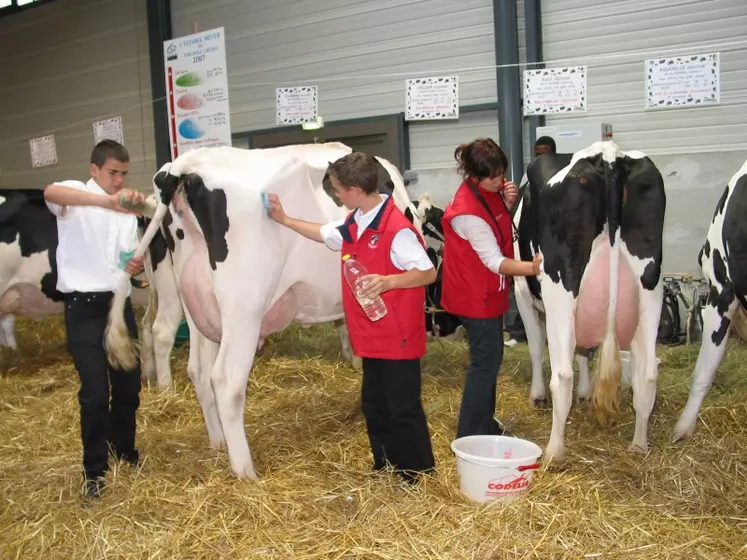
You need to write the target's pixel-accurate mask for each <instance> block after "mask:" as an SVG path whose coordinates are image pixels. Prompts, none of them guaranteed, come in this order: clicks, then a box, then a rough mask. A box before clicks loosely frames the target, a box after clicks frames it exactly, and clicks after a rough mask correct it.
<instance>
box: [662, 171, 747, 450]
mask: <svg viewBox="0 0 747 560" xmlns="http://www.w3.org/2000/svg"><path fill="white" fill-rule="evenodd" d="M698 264H699V265H700V267H701V270H702V271H703V276H704V278H705V279H706V280H707V281H708V287H709V288H710V292H709V294H708V301H707V303H706V306H705V308H704V309H703V339H702V341H701V346H700V352H699V353H698V361H697V362H696V364H695V371H694V372H693V375H692V380H691V386H690V396H689V398H688V400H687V404H686V405H685V409H684V410H683V411H682V415H681V416H680V418H679V420H678V421H677V424H676V425H675V428H674V441H680V440H682V439H685V438H686V437H688V436H690V435H692V434H693V432H694V431H695V425H696V423H697V421H698V412H699V411H700V407H701V405H702V404H703V399H705V396H706V394H707V393H708V390H709V389H710V387H711V384H712V383H713V379H714V377H715V375H716V370H717V369H718V367H719V365H720V364H721V360H723V358H724V353H725V352H726V343H727V340H728V338H729V331H730V330H731V327H732V325H734V326H736V327H737V332H740V335H742V336H744V335H745V333H747V328H745V323H746V322H747V317H746V316H745V315H746V314H747V161H746V162H745V163H744V165H742V168H741V169H740V170H739V171H737V172H736V174H735V175H734V176H733V177H732V178H731V180H730V181H729V184H728V185H727V186H726V189H725V190H724V193H723V194H722V195H721V198H720V199H719V201H718V204H717V205H716V209H715V211H714V213H713V217H712V219H711V225H710V227H709V229H708V235H707V236H706V241H705V244H704V245H703V247H702V248H701V250H700V253H699V254H698Z"/></svg>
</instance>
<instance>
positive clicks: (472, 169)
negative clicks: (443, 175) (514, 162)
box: [454, 138, 508, 181]
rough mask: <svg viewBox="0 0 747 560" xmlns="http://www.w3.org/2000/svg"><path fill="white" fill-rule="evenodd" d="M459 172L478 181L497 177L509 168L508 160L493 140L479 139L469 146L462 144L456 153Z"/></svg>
mask: <svg viewBox="0 0 747 560" xmlns="http://www.w3.org/2000/svg"><path fill="white" fill-rule="evenodd" d="M454 159H456V160H457V163H458V164H459V167H458V168H457V171H458V172H459V173H460V174H462V175H464V174H466V175H469V176H470V177H472V178H473V179H475V180H476V181H482V180H483V179H487V178H488V177H495V176H496V175H498V174H499V173H504V172H505V171H506V169H507V168H508V158H507V157H506V153H505V152H504V151H503V150H502V149H501V147H500V146H499V145H498V144H496V142H495V140H493V139H492V138H478V139H477V140H473V141H472V142H470V143H469V144H462V145H460V146H459V147H458V148H457V149H456V150H455V151H454Z"/></svg>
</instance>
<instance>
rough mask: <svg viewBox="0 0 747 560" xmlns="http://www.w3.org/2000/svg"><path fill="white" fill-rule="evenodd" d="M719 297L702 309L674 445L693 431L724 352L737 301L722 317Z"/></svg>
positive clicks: (709, 299) (675, 431)
mask: <svg viewBox="0 0 747 560" xmlns="http://www.w3.org/2000/svg"><path fill="white" fill-rule="evenodd" d="M711 289H712V290H713V289H714V288H713V287H712V288H711ZM719 298H720V294H719ZM719 298H717V299H716V300H714V301H713V302H712V301H711V298H710V296H709V298H708V304H707V305H706V306H705V307H704V308H703V339H702V341H701V344H700V352H698V361H697V362H696V363H695V371H694V372H693V376H692V379H691V381H690V383H691V385H690V396H689V397H688V399H687V404H686V405H685V409H684V410H683V411H682V414H681V415H680V418H679V420H677V424H676V425H675V427H674V441H675V442H678V441H681V440H683V439H685V438H687V437H688V436H691V435H692V434H693V432H695V425H696V423H697V421H698V412H699V411H700V407H701V405H702V404H703V400H704V399H705V396H706V394H707V393H708V390H709V389H710V388H711V384H712V383H713V379H714V377H715V376H716V370H717V369H718V366H719V364H721V360H723V359H724V354H725V353H726V343H727V341H728V340H729V331H730V330H731V325H732V321H733V320H734V314H735V313H736V311H737V307H738V305H739V302H738V301H737V300H736V299H734V300H733V301H732V304H731V305H730V306H729V307H728V308H727V309H726V312H725V313H723V314H722V313H720V312H719V309H718V307H717V306H718V299H719Z"/></svg>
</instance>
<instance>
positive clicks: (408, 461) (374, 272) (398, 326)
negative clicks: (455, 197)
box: [268, 152, 436, 481]
mask: <svg viewBox="0 0 747 560" xmlns="http://www.w3.org/2000/svg"><path fill="white" fill-rule="evenodd" d="M328 173H329V176H330V181H331V183H332V187H333V189H334V191H335V195H336V196H337V198H339V199H340V201H341V202H342V203H343V204H344V206H345V207H346V208H347V209H349V210H353V211H352V212H350V214H348V216H347V218H346V219H344V220H339V221H337V222H331V223H328V224H324V225H323V224H315V223H312V222H305V221H302V220H298V219H295V218H290V217H288V216H287V215H286V214H285V212H284V211H283V208H282V206H281V205H280V201H279V200H278V198H277V196H276V195H272V194H268V198H269V201H270V215H271V216H272V218H273V219H274V220H275V221H277V222H278V223H280V224H282V225H284V226H286V227H289V228H290V229H292V230H294V231H296V232H298V233H300V234H302V235H304V236H305V237H308V238H309V239H312V240H314V241H317V242H320V243H324V244H326V245H327V247H329V248H330V249H332V250H333V251H340V250H341V251H342V254H343V255H351V256H352V257H353V258H355V259H356V260H357V261H358V262H360V263H361V264H363V266H365V267H366V269H367V270H368V272H369V274H368V275H367V276H364V277H362V278H361V280H362V281H363V282H364V284H365V286H366V288H365V291H364V292H363V294H362V295H363V296H364V297H375V296H377V295H380V296H381V298H382V299H383V300H384V304H385V305H386V308H387V314H386V315H385V316H384V317H383V318H382V319H379V320H378V321H376V322H373V321H371V320H370V319H369V318H368V316H367V315H366V313H365V312H364V311H363V309H362V308H361V306H360V305H359V304H358V302H357V300H356V299H355V296H354V295H353V293H352V290H351V289H350V288H349V286H348V284H347V282H346V280H345V278H344V276H343V278H342V289H343V308H344V311H345V321H346V322H347V327H348V333H349V335H350V343H351V346H352V347H353V352H354V353H355V355H356V356H360V357H361V358H363V383H362V387H361V407H362V409H363V415H364V417H365V419H366V428H367V431H368V438H369V442H370V444H371V452H372V454H373V459H374V469H375V470H380V469H383V468H384V467H385V466H386V462H387V461H388V462H389V463H391V464H392V466H393V467H394V469H395V470H397V471H398V472H399V474H400V475H402V476H403V478H405V480H408V481H412V480H414V479H415V478H416V475H417V473H421V472H430V471H432V470H433V469H434V464H435V461H434V458H433V451H432V448H431V439H430V434H429V432H428V424H427V423H426V419H425V412H424V411H423V406H422V404H421V400H420V392H421V391H420V358H421V357H422V356H423V355H424V354H425V350H426V335H425V315H424V309H425V286H426V285H427V284H431V283H432V282H434V281H435V280H436V270H435V268H434V267H433V263H432V262H431V260H430V259H429V258H428V254H427V253H426V251H425V243H424V241H423V238H422V237H421V236H420V235H419V234H418V232H417V231H416V230H415V228H414V227H413V226H412V223H410V221H409V220H408V219H407V218H406V217H405V215H404V214H403V213H402V212H401V211H400V210H399V209H398V208H397V207H396V206H395V205H394V201H393V200H392V199H391V197H389V196H387V195H385V194H380V193H379V172H378V169H377V165H376V160H374V159H373V158H372V157H370V156H367V155H366V154H363V153H361V152H353V153H351V154H348V155H346V156H344V157H342V158H340V159H338V160H337V161H335V162H334V163H332V164H331V165H330V167H329V169H328ZM340 265H341V266H340V270H341V273H342V270H343V268H342V262H341V263H340Z"/></svg>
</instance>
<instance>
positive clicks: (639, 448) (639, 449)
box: [628, 443, 648, 454]
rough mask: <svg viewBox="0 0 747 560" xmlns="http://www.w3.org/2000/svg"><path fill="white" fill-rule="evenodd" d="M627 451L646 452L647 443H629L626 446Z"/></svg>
mask: <svg viewBox="0 0 747 560" xmlns="http://www.w3.org/2000/svg"><path fill="white" fill-rule="evenodd" d="M628 451H630V452H631V453H640V454H646V453H648V445H643V446H641V445H638V444H637V443H631V444H630V445H629V446H628Z"/></svg>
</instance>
